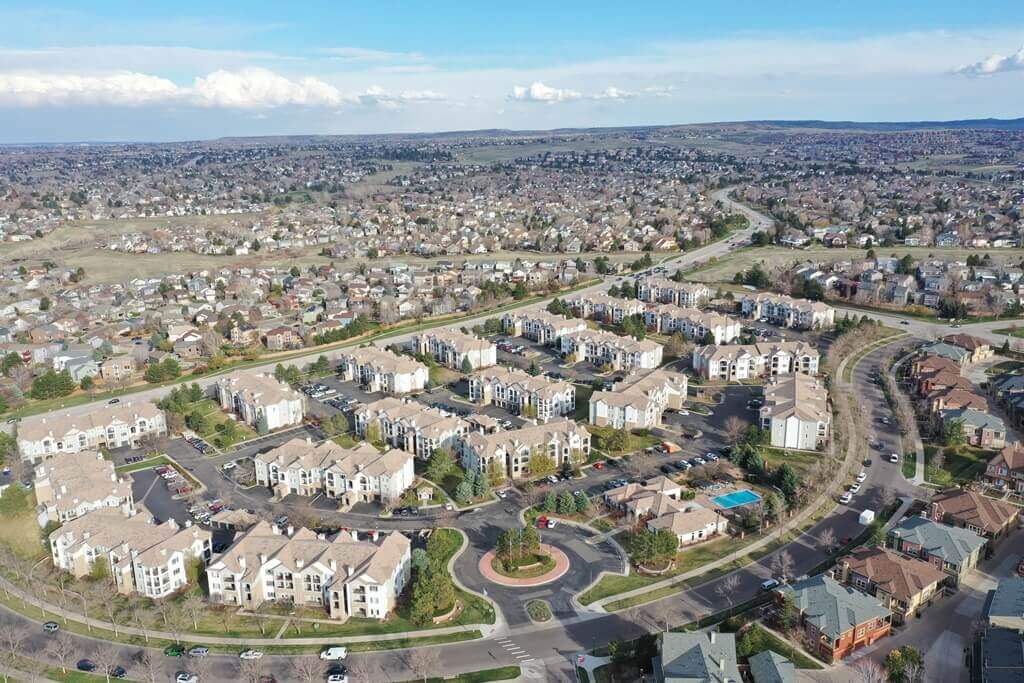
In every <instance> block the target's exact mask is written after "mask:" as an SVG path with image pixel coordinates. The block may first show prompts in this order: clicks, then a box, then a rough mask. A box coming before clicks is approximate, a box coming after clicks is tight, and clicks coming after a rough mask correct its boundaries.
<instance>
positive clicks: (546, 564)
mask: <svg viewBox="0 0 1024 683" xmlns="http://www.w3.org/2000/svg"><path fill="white" fill-rule="evenodd" d="M526 564H529V565H530V566H529V567H524V568H522V569H514V570H512V571H508V570H507V569H505V566H504V565H503V564H502V562H501V560H499V559H498V558H494V560H493V561H492V562H491V568H492V569H493V570H494V571H496V572H497V573H499V574H501V575H502V576H507V577H508V578H510V579H534V578H537V577H538V576H542V575H544V574H547V573H548V572H549V571H551V569H552V568H553V567H554V566H555V561H554V559H552V558H551V556H550V555H535V556H534V557H532V558H529V562H527V563H526Z"/></svg>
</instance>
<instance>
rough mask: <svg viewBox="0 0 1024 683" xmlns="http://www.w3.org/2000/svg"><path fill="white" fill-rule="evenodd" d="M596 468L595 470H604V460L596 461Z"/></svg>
mask: <svg viewBox="0 0 1024 683" xmlns="http://www.w3.org/2000/svg"><path fill="white" fill-rule="evenodd" d="M594 469H595V470H603V469H604V463H603V462H595V463H594Z"/></svg>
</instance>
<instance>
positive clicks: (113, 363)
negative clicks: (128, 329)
mask: <svg viewBox="0 0 1024 683" xmlns="http://www.w3.org/2000/svg"><path fill="white" fill-rule="evenodd" d="M99 370H100V378H101V379H102V380H103V381H104V382H106V383H108V384H112V383H116V382H121V381H125V380H128V379H131V377H132V375H134V374H135V359H134V358H133V357H132V356H130V355H123V356H111V357H110V358H106V359H104V360H103V361H102V362H101V363H100V366H99Z"/></svg>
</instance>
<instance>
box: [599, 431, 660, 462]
mask: <svg viewBox="0 0 1024 683" xmlns="http://www.w3.org/2000/svg"><path fill="white" fill-rule="evenodd" d="M587 431H589V432H590V434H591V435H592V436H594V437H596V439H595V440H597V441H600V442H603V443H607V440H608V438H609V437H610V436H611V435H612V434H613V433H614V432H616V431H618V430H616V429H615V428H614V427H599V426H597V425H587ZM659 443H661V439H659V438H658V437H656V436H654V435H653V434H643V433H641V434H635V433H633V432H631V431H627V432H626V446H625V447H624V448H621V449H617V450H608V449H607V448H601V449H600V450H602V451H603V452H604V453H605V454H607V455H623V454H625V453H636V452H637V451H642V450H643V449H645V448H650V447H651V446H655V445H657V444H659Z"/></svg>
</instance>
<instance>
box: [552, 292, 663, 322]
mask: <svg viewBox="0 0 1024 683" xmlns="http://www.w3.org/2000/svg"><path fill="white" fill-rule="evenodd" d="M563 301H565V303H566V304H568V305H569V308H570V309H572V313H573V315H575V316H577V317H580V318H593V319H594V320H600V321H602V322H606V323H611V324H614V325H618V324H619V323H621V322H622V321H623V320H625V319H626V318H628V317H629V316H631V315H643V312H644V309H645V308H646V306H644V303H643V302H642V301H637V300H636V299H619V298H617V297H614V296H608V295H607V294H601V293H597V294H580V295H577V296H574V297H568V298H566V299H564V300H563Z"/></svg>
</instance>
